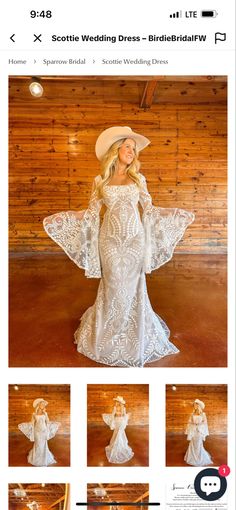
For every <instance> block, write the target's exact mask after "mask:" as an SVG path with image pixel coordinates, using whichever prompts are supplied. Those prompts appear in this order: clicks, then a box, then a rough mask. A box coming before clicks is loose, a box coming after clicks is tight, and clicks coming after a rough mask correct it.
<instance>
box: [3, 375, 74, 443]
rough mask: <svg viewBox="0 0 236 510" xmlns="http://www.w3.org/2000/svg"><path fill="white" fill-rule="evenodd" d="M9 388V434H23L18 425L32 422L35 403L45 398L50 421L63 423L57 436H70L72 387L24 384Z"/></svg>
mask: <svg viewBox="0 0 236 510" xmlns="http://www.w3.org/2000/svg"><path fill="white" fill-rule="evenodd" d="M18 388H19V389H18V390H15V388H14V385H10V386H9V434H10V435H11V434H22V432H20V431H19V429H18V424H19V423H22V422H27V421H30V420H31V416H32V413H33V412H34V408H33V401H34V400H35V399H36V398H44V399H45V400H46V401H47V402H48V405H47V408H46V411H47V413H48V416H49V419H50V421H59V422H60V423H61V425H60V427H59V429H58V433H57V434H70V386H68V385H66V384H63V385H54V384H49V385H41V384H23V385H18Z"/></svg>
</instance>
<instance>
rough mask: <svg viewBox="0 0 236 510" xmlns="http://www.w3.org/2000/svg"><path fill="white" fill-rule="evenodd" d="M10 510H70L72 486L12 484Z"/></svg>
mask: <svg viewBox="0 0 236 510" xmlns="http://www.w3.org/2000/svg"><path fill="white" fill-rule="evenodd" d="M8 493H9V507H8V508H9V510H47V509H49V508H53V509H54V510H70V508H71V507H70V486H69V485H68V484H64V483H34V484H33V483H10V484H9V486H8Z"/></svg>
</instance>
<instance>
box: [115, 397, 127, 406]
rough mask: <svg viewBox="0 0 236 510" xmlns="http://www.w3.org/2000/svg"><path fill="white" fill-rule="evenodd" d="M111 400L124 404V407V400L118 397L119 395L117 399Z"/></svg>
mask: <svg viewBox="0 0 236 510" xmlns="http://www.w3.org/2000/svg"><path fill="white" fill-rule="evenodd" d="M113 400H116V401H117V402H119V403H120V404H124V405H125V400H124V399H123V397H120V396H119V395H118V396H117V397H115V398H113Z"/></svg>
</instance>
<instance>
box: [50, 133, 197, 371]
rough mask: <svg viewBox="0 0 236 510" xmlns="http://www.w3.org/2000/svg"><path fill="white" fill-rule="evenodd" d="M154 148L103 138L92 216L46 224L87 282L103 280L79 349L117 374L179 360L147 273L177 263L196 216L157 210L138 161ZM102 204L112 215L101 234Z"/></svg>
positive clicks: (59, 217)
mask: <svg viewBox="0 0 236 510" xmlns="http://www.w3.org/2000/svg"><path fill="white" fill-rule="evenodd" d="M149 143H150V141H149V140H148V139H147V138H146V137H144V136H142V135H139V134H137V133H135V132H133V131H132V129H131V128H129V127H112V128H109V129H106V130H105V131H103V132H102V133H101V134H100V136H99V137H98V139H97V142H96V147H95V152H96V155H97V158H98V159H99V161H101V169H102V173H101V175H99V176H97V177H96V178H95V181H94V185H93V192H92V196H91V200H90V203H89V207H88V209H87V210H86V211H80V212H73V211H69V212H62V213H59V214H54V215H53V216H50V217H48V218H46V219H45V220H44V228H45V230H46V232H47V233H48V235H49V236H50V237H51V238H52V239H53V240H54V241H55V242H56V243H58V244H59V246H61V248H63V249H64V250H65V252H66V253H67V255H68V256H69V257H70V258H71V259H72V260H73V261H74V262H75V263H76V264H77V265H78V266H79V267H81V268H83V269H84V270H85V275H86V276H87V277H88V278H101V281H100V285H99V288H98V294H97V298H96V301H95V303H94V305H93V306H92V307H90V308H89V309H88V310H87V311H86V312H85V313H84V315H83V317H82V319H81V325H80V327H79V328H78V330H77V331H76V332H75V343H77V350H78V351H79V352H80V353H82V354H84V355H85V356H87V357H89V358H91V359H92V360H95V361H97V362H100V363H104V364H106V365H110V366H121V367H127V366H143V365H144V364H145V363H148V362H152V361H156V360H158V359H160V358H162V357H163V356H167V355H169V354H175V353H177V352H178V349H177V348H176V347H175V346H174V345H173V344H172V343H171V342H169V340H168V338H169V329H168V327H167V326H166V324H165V323H164V322H163V320H162V319H161V318H160V317H158V315H157V314H156V313H155V312H154V311H153V310H152V307H151V304H150V301H149V298H148V294H147V288H146V280H145V273H151V271H153V270H154V269H157V268H158V267H160V266H161V265H163V264H165V263H166V262H168V260H170V259H171V257H172V254H173V251H174V248H175V246H176V244H177V242H178V241H179V240H180V239H181V237H182V236H183V234H184V231H185V229H186V227H187V226H188V225H189V224H190V223H192V221H193V219H194V216H193V214H192V213H189V212H186V211H183V210H182V209H161V208H157V207H154V206H153V205H152V200H151V197H150V195H149V193H148V190H147V186H146V180H145V177H144V176H143V175H142V174H140V173H139V167H140V163H139V161H138V153H139V152H140V151H141V150H143V149H144V148H145V147H146V146H147V145H148V144H149ZM139 203H140V204H141V206H142V209H143V215H142V219H141V217H140V214H139V209H138V204H139ZM103 204H104V205H105V206H106V213H105V215H104V219H103V222H102V225H101V227H100V216H99V213H100V209H101V207H102V205H103Z"/></svg>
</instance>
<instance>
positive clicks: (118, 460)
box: [87, 384, 149, 467]
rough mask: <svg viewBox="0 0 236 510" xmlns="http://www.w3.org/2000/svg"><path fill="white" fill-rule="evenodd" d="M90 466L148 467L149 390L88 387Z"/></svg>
mask: <svg viewBox="0 0 236 510" xmlns="http://www.w3.org/2000/svg"><path fill="white" fill-rule="evenodd" d="M87 406H88V412H87V426H88V429H87V430H88V434H87V449H88V451H87V463H88V466H100V467H101V466H111V467H112V466H123V465H125V466H148V465H149V462H148V459H149V387H148V385H145V384H142V385H141V384H119V385H118V384H90V385H88V387H87Z"/></svg>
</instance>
